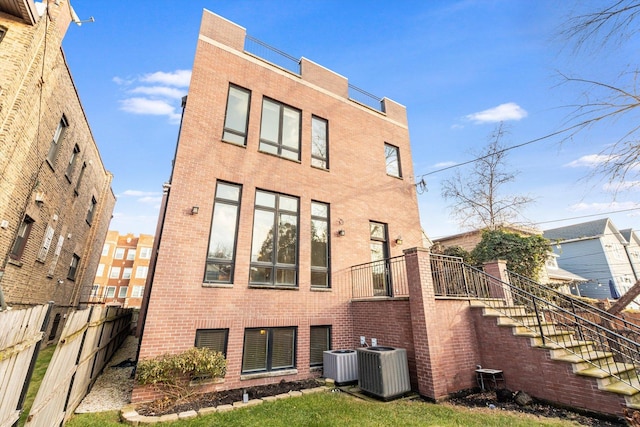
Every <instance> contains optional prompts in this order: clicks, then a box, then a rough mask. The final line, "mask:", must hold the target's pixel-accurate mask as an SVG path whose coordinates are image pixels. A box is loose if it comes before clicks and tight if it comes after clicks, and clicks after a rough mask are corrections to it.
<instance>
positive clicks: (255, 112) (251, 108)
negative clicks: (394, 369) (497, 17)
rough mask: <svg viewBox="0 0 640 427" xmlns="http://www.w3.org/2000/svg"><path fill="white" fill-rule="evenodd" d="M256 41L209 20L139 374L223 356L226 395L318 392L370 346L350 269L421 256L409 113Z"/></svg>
mask: <svg viewBox="0 0 640 427" xmlns="http://www.w3.org/2000/svg"><path fill="white" fill-rule="evenodd" d="M245 36H246V33H245V30H244V29H243V28H241V27H239V26H238V25H236V24H234V23H232V22H229V21H227V20H225V19H223V18H221V17H219V16H217V15H215V14H213V13H211V12H209V11H205V12H204V14H203V20H202V24H201V28H200V35H199V38H198V44H197V50H196V55H195V62H194V65H193V73H192V78H191V85H190V90H189V95H188V99H187V101H186V105H185V109H184V115H183V122H182V127H181V132H180V137H179V142H178V148H177V151H176V159H175V163H174V169H173V172H172V177H171V180H170V182H169V183H168V185H166V186H165V189H166V193H165V199H164V202H163V208H161V216H160V220H159V221H160V223H159V227H158V230H160V232H159V234H158V236H159V238H157V239H156V243H157V244H158V245H159V248H158V252H157V259H155V260H153V261H152V265H153V264H154V262H155V263H156V265H155V268H153V267H152V272H150V275H151V281H152V286H148V289H147V291H148V292H150V295H149V298H148V307H144V306H143V309H142V310H143V312H142V313H141V315H142V316H144V311H145V308H146V309H147V313H146V322H145V324H144V331H143V337H142V340H141V349H140V359H148V358H151V357H154V356H158V355H160V354H163V353H166V352H179V351H183V350H186V349H188V348H190V347H193V346H194V345H196V346H200V345H207V346H210V347H213V348H216V349H219V350H221V351H223V352H224V353H225V354H226V356H227V361H228V370H227V375H226V378H225V381H224V383H223V384H219V385H218V386H217V387H218V388H225V389H231V388H237V387H249V386H252V385H256V384H263V383H270V382H279V381H281V380H282V379H285V380H296V379H301V378H307V377H309V376H312V375H314V371H315V369H316V367H317V366H318V365H319V364H320V365H321V364H322V351H323V350H325V349H329V348H333V349H336V348H353V347H355V346H357V345H358V344H359V339H358V337H357V336H355V335H354V332H353V324H352V320H351V317H350V316H351V314H352V313H351V306H350V299H351V295H352V289H351V281H350V267H351V266H353V265H356V264H359V263H366V262H370V261H372V260H377V259H382V258H387V257H389V256H397V255H401V254H402V251H403V249H406V248H411V247H418V246H421V245H422V231H421V226H420V220H419V213H418V203H417V197H416V189H415V185H414V181H413V165H412V160H411V149H410V142H409V130H408V124H407V115H406V109H405V108H404V107H403V106H401V105H399V104H397V103H395V102H393V101H391V100H389V99H386V98H385V99H383V100H382V102H381V103H380V105H381V107H380V108H379V109H375V108H371V107H368V106H366V105H364V104H362V103H359V102H356V101H354V100H353V99H351V98H350V96H349V89H350V88H349V84H348V81H347V79H346V78H344V77H342V76H340V75H338V74H336V73H334V72H333V71H330V70H328V69H326V68H324V67H322V66H320V65H317V64H315V63H313V62H311V61H309V60H307V59H305V58H302V59H301V60H300V63H299V71H298V70H293V71H291V70H286V69H284V68H281V67H279V66H276V65H274V64H273V63H270V62H267V61H265V60H263V59H261V58H259V57H257V56H255V55H252V54H249V53H247V52H246V51H245ZM381 315H384V314H383V313H381ZM148 397H149V396H148V395H147V394H145V390H144V389H136V391H135V392H134V397H133V399H134V400H142V399H145V398H148Z"/></svg>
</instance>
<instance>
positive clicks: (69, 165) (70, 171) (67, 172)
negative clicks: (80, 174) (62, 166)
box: [64, 144, 80, 182]
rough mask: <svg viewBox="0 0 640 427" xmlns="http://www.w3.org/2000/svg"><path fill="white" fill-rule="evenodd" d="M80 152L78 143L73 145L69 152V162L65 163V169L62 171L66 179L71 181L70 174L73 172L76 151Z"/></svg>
mask: <svg viewBox="0 0 640 427" xmlns="http://www.w3.org/2000/svg"><path fill="white" fill-rule="evenodd" d="M79 152H80V147H78V144H76V145H74V147H73V152H72V153H71V158H70V159H69V164H68V165H67V170H66V171H65V173H64V176H65V177H66V178H67V181H69V182H71V175H72V174H73V169H74V168H75V165H76V160H77V159H78V153H79Z"/></svg>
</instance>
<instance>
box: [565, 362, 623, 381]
mask: <svg viewBox="0 0 640 427" xmlns="http://www.w3.org/2000/svg"><path fill="white" fill-rule="evenodd" d="M627 371H635V366H634V365H633V364H631V363H622V362H613V363H609V364H606V365H602V366H600V367H597V368H596V367H590V368H587V369H581V370H579V371H575V373H576V374H578V375H582V376H584V377H593V378H598V379H604V378H607V377H610V376H611V374H616V375H618V376H625V377H627V376H628V375H629V374H627Z"/></svg>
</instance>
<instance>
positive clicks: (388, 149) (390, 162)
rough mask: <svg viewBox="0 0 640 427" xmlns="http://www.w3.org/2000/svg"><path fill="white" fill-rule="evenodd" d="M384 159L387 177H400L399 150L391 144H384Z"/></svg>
mask: <svg viewBox="0 0 640 427" xmlns="http://www.w3.org/2000/svg"><path fill="white" fill-rule="evenodd" d="M384 158H385V161H386V164H387V175H391V176H395V177H397V178H401V177H402V170H401V169H400V149H399V148H398V147H396V146H394V145H391V144H387V143H385V144H384Z"/></svg>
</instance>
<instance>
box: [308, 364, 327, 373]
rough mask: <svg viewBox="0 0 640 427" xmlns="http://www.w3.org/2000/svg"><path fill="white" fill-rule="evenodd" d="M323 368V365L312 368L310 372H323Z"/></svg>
mask: <svg viewBox="0 0 640 427" xmlns="http://www.w3.org/2000/svg"><path fill="white" fill-rule="evenodd" d="M323 368H324V367H323V366H322V365H320V366H311V367H310V368H309V372H322V370H323Z"/></svg>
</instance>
